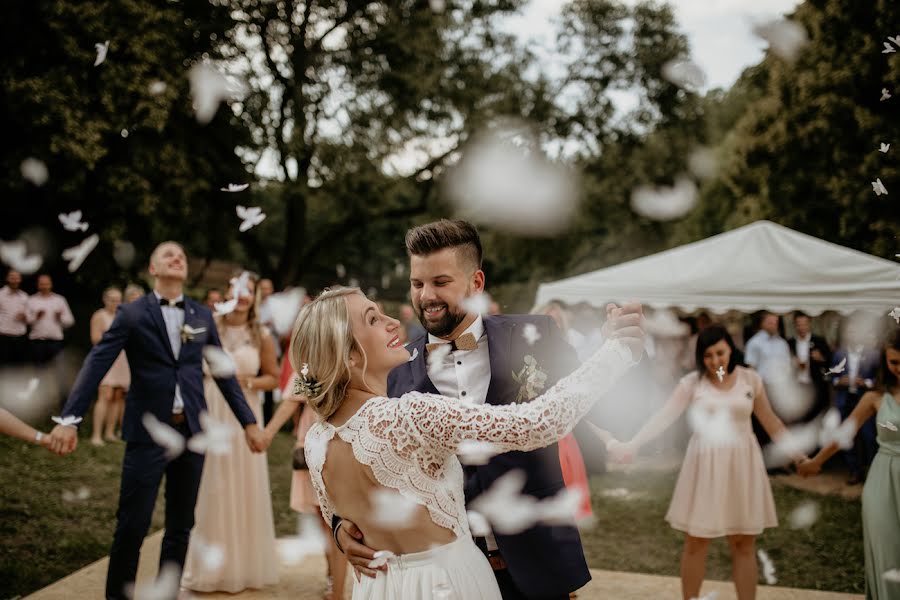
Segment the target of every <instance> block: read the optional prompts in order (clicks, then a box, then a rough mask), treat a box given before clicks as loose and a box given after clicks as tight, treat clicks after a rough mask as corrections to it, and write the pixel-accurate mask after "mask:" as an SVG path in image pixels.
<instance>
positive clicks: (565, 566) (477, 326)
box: [332, 220, 591, 600]
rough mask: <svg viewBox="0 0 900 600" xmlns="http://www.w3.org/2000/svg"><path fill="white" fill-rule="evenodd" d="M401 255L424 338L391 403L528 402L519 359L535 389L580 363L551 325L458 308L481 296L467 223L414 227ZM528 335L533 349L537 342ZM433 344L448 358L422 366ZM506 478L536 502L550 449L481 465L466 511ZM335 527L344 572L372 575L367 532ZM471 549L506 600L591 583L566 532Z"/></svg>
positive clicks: (550, 462) (545, 486) (503, 538)
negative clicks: (531, 369)
mask: <svg viewBox="0 0 900 600" xmlns="http://www.w3.org/2000/svg"><path fill="white" fill-rule="evenodd" d="M406 250H407V253H408V254H409V257H410V284H411V287H410V296H411V300H412V305H413V308H414V309H415V311H416V313H417V315H418V317H419V320H420V321H421V323H422V325H423V326H424V327H425V330H426V331H427V332H428V333H427V335H425V336H421V337H419V338H417V339H415V340H412V341H411V342H410V343H409V344H408V346H407V348H408V349H409V351H410V352H411V353H412V355H413V356H416V357H417V358H415V359H413V360H412V361H411V362H409V363H407V364H405V365H403V366H400V367H397V368H396V369H394V370H393V371H392V372H391V374H390V376H389V377H388V394H389V395H390V396H391V397H392V398H397V397H399V396H401V395H403V394H404V393H406V392H409V391H413V390H415V391H420V392H430V393H434V394H437V393H440V394H442V395H444V396H451V397H455V398H459V399H460V401H462V402H471V403H475V404H481V403H485V402H487V403H488V404H495V405H498V404H510V403H513V402H518V401H523V400H524V401H527V400H530V399H531V398H530V397H523V396H522V392H523V391H524V387H523V386H522V385H521V384H520V383H518V382H517V381H516V380H515V379H514V375H513V374H514V373H521V372H522V371H523V368H524V367H525V357H526V356H528V355H531V356H533V357H534V358H535V359H536V364H537V367H538V368H539V369H540V370H542V371H544V372H545V373H546V375H547V381H546V383H545V386H544V387H543V388H542V389H549V387H550V386H552V385H553V384H554V383H555V382H556V381H557V380H558V379H560V378H562V377H563V376H565V375H567V374H568V373H569V372H571V371H572V370H573V369H574V368H575V367H576V366H577V365H578V359H577V357H576V355H575V351H574V350H573V349H572V348H571V347H570V346H569V345H568V344H566V343H565V342H564V341H563V339H562V336H561V333H560V331H559V329H558V328H557V326H556V324H555V323H554V322H553V321H552V320H551V319H550V318H549V317H545V316H525V315H520V316H502V315H497V316H485V317H482V316H481V315H479V314H477V313H475V312H471V311H470V310H467V309H466V308H464V307H463V304H464V302H465V300H466V299H467V298H470V297H471V296H473V295H475V294H478V293H480V292H482V291H484V272H483V271H482V270H481V260H482V248H481V240H480V238H479V236H478V231H477V230H476V229H475V227H474V226H473V225H471V224H470V223H467V222H465V221H447V220H442V221H438V222H435V223H429V224H427V225H422V226H420V227H416V228H414V229H411V230H410V231H409V232H408V233H407V235H406ZM526 326H529V327H527V328H526ZM530 326H533V327H534V329H533V330H532V327H530ZM529 330H531V331H529ZM526 331H529V333H531V334H532V335H531V336H530V337H531V342H532V343H533V345H531V343H529V341H528V340H526V337H527V336H526V335H525V334H524V332H526ZM535 332H536V333H537V334H538V335H539V336H540V337H539V338H538V339H539V340H540V341H538V342H534V338H535V337H538V336H536V335H533V334H534V333H535ZM438 344H452V351H451V352H450V353H449V354H447V355H446V357H445V359H444V360H443V361H442V363H440V364H437V365H435V366H433V367H430V368H429V367H428V366H427V358H426V355H427V354H428V352H429V350H431V351H433V350H434V348H435V346H436V345H438ZM536 391H537V393H540V390H536ZM511 470H519V471H522V472H523V473H524V474H525V475H526V483H525V487H524V490H523V493H524V494H526V495H529V496H532V497H534V498H536V499H538V500H541V499H544V498H549V497H551V496H554V495H556V494H557V493H559V492H560V491H561V490H563V489H564V487H565V486H564V484H563V477H562V473H561V471H560V463H559V450H558V448H557V445H556V444H553V445H552V446H548V447H546V448H541V449H539V450H535V451H532V452H507V453H505V454H500V455H498V456H495V457H493V458H492V459H491V460H490V461H489V462H488V463H487V464H486V465H483V466H477V467H474V466H467V467H465V477H466V482H465V493H466V503H467V504H468V503H470V502H471V501H472V499H473V498H475V497H476V496H478V495H479V494H480V493H482V492H484V491H485V490H487V489H488V488H490V487H491V485H492V484H493V483H494V481H496V480H497V479H498V478H500V477H501V476H503V475H504V474H506V473H508V472H509V471H511ZM332 524H333V525H334V526H335V532H334V533H335V539H336V540H337V542H338V544H339V545H340V546H341V547H342V548H343V549H344V551H345V552H346V554H347V557H348V559H349V560H350V562H351V564H353V565H354V567H355V568H357V570H358V571H360V572H362V573H364V574H370V575H371V574H373V572H372V571H371V570H370V569H367V568H366V567H365V566H364V565H366V564H367V563H368V561H369V560H371V557H372V552H373V550H372V549H371V548H368V547H366V546H365V545H363V544H362V543H359V541H357V540H362V539H363V535H364V533H365V532H360V531H359V530H358V529H357V528H356V526H355V525H354V524H353V523H350V522H348V521H337V520H336V521H335V522H333V523H332ZM475 543H476V544H477V545H478V546H479V548H481V550H482V552H484V553H485V555H486V556H487V557H488V561H489V562H490V564H491V567H492V568H493V569H494V575H495V576H496V578H497V583H498V585H499V587H500V591H501V593H502V595H503V598H504V600H510V599H522V598H542V599H557V598H559V599H564V598H569V592H572V591H574V590H576V589H578V588H580V587H582V586H583V585H585V584H586V583H587V582H588V581H590V579H591V576H590V572H589V571H588V567H587V564H586V562H585V559H584V553H583V551H582V547H581V539H580V537H579V535H578V530H577V529H576V528H575V527H574V526H572V525H552V526H551V525H537V526H534V527H532V528H530V529H527V530H525V531H522V532H520V533H516V534H512V535H508V534H507V535H501V534H499V533H496V534H494V535H488V536H487V537H476V538H475Z"/></svg>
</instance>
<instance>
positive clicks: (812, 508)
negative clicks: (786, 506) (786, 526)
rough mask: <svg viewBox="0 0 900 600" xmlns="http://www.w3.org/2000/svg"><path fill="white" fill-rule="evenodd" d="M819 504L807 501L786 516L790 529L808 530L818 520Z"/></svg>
mask: <svg viewBox="0 0 900 600" xmlns="http://www.w3.org/2000/svg"><path fill="white" fill-rule="evenodd" d="M819 512H820V511H819V504H818V503H817V502H813V501H812V500H807V501H805V502H801V503H800V504H798V505H797V506H796V507H795V508H794V510H792V511H791V514H789V515H788V523H790V526H791V529H809V528H810V527H812V526H813V525H815V523H816V521H818V520H819Z"/></svg>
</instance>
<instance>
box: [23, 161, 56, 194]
mask: <svg viewBox="0 0 900 600" xmlns="http://www.w3.org/2000/svg"><path fill="white" fill-rule="evenodd" d="M19 171H21V173H22V178H23V179H25V180H26V181H30V182H31V183H33V184H34V185H36V186H38V187H41V186H42V185H44V184H45V183H47V179H48V178H49V177H50V173H49V171H48V170H47V165H46V164H44V161H42V160H38V159H36V158H31V157H29V158H26V159H25V160H23V161H22V164H20V165H19Z"/></svg>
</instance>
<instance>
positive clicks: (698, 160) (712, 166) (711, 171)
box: [688, 146, 719, 179]
mask: <svg viewBox="0 0 900 600" xmlns="http://www.w3.org/2000/svg"><path fill="white" fill-rule="evenodd" d="M688 170H689V171H690V172H691V174H692V175H693V176H694V177H696V178H697V179H713V178H714V177H715V176H716V175H717V174H718V173H719V159H718V158H717V157H716V153H715V151H714V150H712V149H711V148H705V147H702V146H701V147H699V148H695V149H694V150H693V151H692V152H691V154H690V155H689V156H688Z"/></svg>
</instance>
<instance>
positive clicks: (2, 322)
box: [0, 285, 28, 337]
mask: <svg viewBox="0 0 900 600" xmlns="http://www.w3.org/2000/svg"><path fill="white" fill-rule="evenodd" d="M27 303H28V294H26V293H25V292H23V291H22V290H15V291H13V290H12V289H11V288H10V287H9V286H8V285H4V286H3V287H2V288H0V335H8V336H14V337H20V336H23V335H25V334H26V333H27V332H28V326H27V325H26V324H25V321H20V320H19V319H18V318H17V317H18V315H20V314H25V305H26V304H27Z"/></svg>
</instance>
